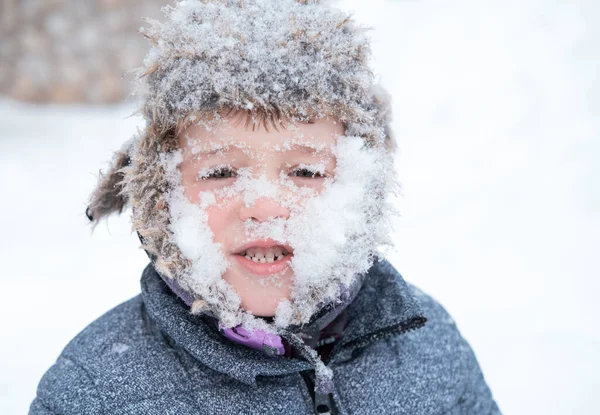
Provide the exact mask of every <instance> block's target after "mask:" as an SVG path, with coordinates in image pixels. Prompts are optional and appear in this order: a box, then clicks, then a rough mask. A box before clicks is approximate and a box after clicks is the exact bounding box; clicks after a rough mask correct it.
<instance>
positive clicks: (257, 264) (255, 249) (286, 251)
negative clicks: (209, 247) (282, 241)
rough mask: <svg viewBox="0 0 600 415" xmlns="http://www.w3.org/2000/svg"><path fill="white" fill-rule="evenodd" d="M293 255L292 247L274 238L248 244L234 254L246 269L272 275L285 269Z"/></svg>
mask: <svg viewBox="0 0 600 415" xmlns="http://www.w3.org/2000/svg"><path fill="white" fill-rule="evenodd" d="M293 256H294V252H293V250H292V248H291V247H289V246H287V245H279V244H277V242H275V241H273V240H266V241H255V242H252V243H249V244H246V245H244V246H243V247H241V248H240V249H239V250H238V251H237V252H236V253H235V255H233V257H234V258H236V261H237V262H238V263H239V264H240V265H241V266H242V267H243V268H244V269H246V271H248V272H250V273H252V274H256V275H272V274H276V273H279V272H283V271H285V270H286V269H287V268H288V267H289V261H290V260H291V258H292V257H293Z"/></svg>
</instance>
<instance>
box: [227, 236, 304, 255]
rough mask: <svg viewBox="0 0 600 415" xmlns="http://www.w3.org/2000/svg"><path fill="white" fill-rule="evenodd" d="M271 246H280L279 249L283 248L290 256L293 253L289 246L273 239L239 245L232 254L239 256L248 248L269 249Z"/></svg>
mask: <svg viewBox="0 0 600 415" xmlns="http://www.w3.org/2000/svg"><path fill="white" fill-rule="evenodd" d="M272 246H281V247H283V248H285V250H286V251H288V252H289V253H290V254H293V253H294V250H293V249H292V247H291V246H289V245H286V244H281V243H279V242H277V241H276V240H274V239H260V240H256V241H252V242H248V243H245V244H244V245H241V246H240V247H239V248H237V249H236V250H235V251H234V252H233V253H234V254H236V255H239V254H241V253H242V252H244V251H246V250H248V249H249V248H270V247H272Z"/></svg>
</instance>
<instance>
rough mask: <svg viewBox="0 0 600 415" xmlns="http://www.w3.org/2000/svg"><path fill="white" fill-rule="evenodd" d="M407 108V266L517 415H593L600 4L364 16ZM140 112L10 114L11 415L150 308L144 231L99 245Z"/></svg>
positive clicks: (6, 302) (402, 4) (395, 10)
mask: <svg viewBox="0 0 600 415" xmlns="http://www.w3.org/2000/svg"><path fill="white" fill-rule="evenodd" d="M341 6H342V7H344V8H347V9H351V10H355V11H356V17H357V18H358V19H359V20H361V21H363V22H365V23H367V24H370V25H372V26H373V27H375V29H376V30H374V31H373V32H372V36H373V39H374V53H375V61H374V64H375V68H376V71H377V73H378V74H379V76H380V78H381V81H382V82H383V84H384V85H386V86H387V87H388V89H389V90H390V91H391V92H392V95H393V97H394V111H395V122H394V127H395V132H396V135H397V137H398V141H399V146H400V153H399V155H398V169H399V172H400V176H401V180H402V183H403V197H402V198H401V199H400V200H399V201H398V203H399V207H400V209H401V212H402V216H401V217H399V218H398V220H397V223H396V232H395V241H396V244H397V249H396V251H395V252H393V253H391V254H390V260H391V261H392V262H393V264H394V265H396V267H397V268H398V269H399V271H400V272H401V273H402V274H403V276H404V277H405V278H406V279H407V280H409V281H411V282H413V283H415V284H417V285H419V286H420V287H421V288H423V289H424V290H425V291H427V292H429V293H430V294H432V295H433V296H434V297H435V298H436V299H437V300H439V301H440V302H441V303H442V304H443V305H444V306H445V307H446V308H447V309H448V310H449V311H450V313H451V314H452V315H453V317H454V318H455V320H456V321H457V323H458V326H459V328H460V329H461V331H462V333H463V335H464V336H465V337H466V338H467V340H468V341H469V342H470V344H471V345H472V347H473V348H474V350H475V352H476V355H477V357H478V359H479V362H480V364H481V366H482V368H483V371H484V374H485V377H486V380H487V381H488V383H489V385H490V387H491V389H492V391H493V393H494V397H495V398H496V400H497V402H498V403H499V405H500V408H501V410H502V411H503V412H504V413H506V414H593V413H597V410H594V407H596V406H597V404H596V400H595V399H594V398H596V396H594V394H597V392H598V391H599V390H600V334H599V332H598V330H597V328H598V323H597V322H596V318H597V317H599V316H600V306H599V305H598V302H597V300H596V296H597V295H598V293H599V292H600V278H599V277H600V260H599V257H600V255H599V251H600V183H599V181H600V132H599V131H600V117H599V115H600V83H599V80H598V74H599V73H600V53H599V47H598V45H599V43H600V25H599V23H600V3H598V2H597V1H595V0H573V1H570V2H558V1H550V0H529V1H523V0H520V1H517V0H502V1H500V0H486V1H477V0H472V1H468V0H454V1H449V0H447V1H442V0H437V1H436V0H388V1H384V0H369V1H368V2H366V1H364V0H354V1H342V2H341ZM132 108H133V107H132V105H131V104H122V105H117V106H111V107H91V106H89V107H84V106H60V107H59V106H33V105H26V104H20V103H16V102H13V101H7V100H4V101H0V195H1V196H0V197H1V202H2V203H0V230H1V231H2V233H3V235H2V239H1V241H0V263H1V264H2V274H1V278H2V290H0V316H1V318H2V321H1V323H2V331H1V332H0V413H1V414H22V413H26V412H27V408H28V406H29V403H30V402H31V400H32V399H33V398H34V396H35V388H36V385H37V383H38V381H39V379H40V378H41V376H42V374H43V373H44V372H45V371H46V370H47V368H48V367H49V366H50V365H51V364H52V363H53V362H54V361H55V359H56V357H57V356H58V354H59V353H60V351H61V350H62V348H63V347H64V346H65V345H66V343H67V342H68V341H69V340H70V339H71V338H72V337H73V336H74V335H75V334H77V333H78V332H79V331H80V330H81V329H83V328H84V327H85V326H86V325H87V324H89V323H90V322H91V321H92V320H94V319H95V318H97V317H98V316H100V315H101V314H103V313H104V312H105V311H107V310H108V309H110V308H112V307H113V306H115V305H116V304H118V303H120V302H122V301H124V300H127V299H128V298H130V297H132V296H134V295H136V293H137V292H138V291H139V276H140V274H141V270H142V268H143V267H144V265H145V264H146V262H147V261H146V257H145V254H144V253H143V251H141V250H139V249H138V241H137V240H136V237H135V236H134V235H133V234H131V233H130V224H129V221H128V219H127V215H125V216H123V217H122V218H117V217H115V218H112V219H110V220H109V221H108V223H106V224H102V225H100V226H98V227H97V228H96V230H95V231H94V233H92V232H91V228H90V227H89V226H88V225H87V219H86V217H85V215H84V211H85V207H86V201H87V197H88V195H89V193H90V191H91V190H92V188H93V186H94V184H95V182H96V177H97V173H98V169H100V168H105V167H106V165H107V164H106V163H107V161H108V160H109V159H110V157H111V153H112V151H114V150H116V149H118V148H119V146H120V144H121V143H122V142H123V141H124V140H126V139H127V138H129V136H130V135H131V134H132V133H133V132H134V131H135V128H136V126H138V125H139V122H140V120H139V119H137V118H128V116H129V114H130V113H131V112H132Z"/></svg>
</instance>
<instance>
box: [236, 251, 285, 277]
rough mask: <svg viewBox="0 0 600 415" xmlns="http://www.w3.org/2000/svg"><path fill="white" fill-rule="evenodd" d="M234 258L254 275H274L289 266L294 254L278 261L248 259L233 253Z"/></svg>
mask: <svg viewBox="0 0 600 415" xmlns="http://www.w3.org/2000/svg"><path fill="white" fill-rule="evenodd" d="M232 256H233V258H234V260H235V261H236V262H237V263H238V264H239V265H240V266H242V267H243V268H245V269H246V270H247V271H248V272H250V273H251V274H254V275H261V276H266V275H273V274H279V273H281V272H283V271H285V270H286V269H287V268H288V267H289V266H290V264H289V262H290V260H291V259H292V256H293V255H287V256H285V258H283V259H282V260H279V261H277V262H265V263H262V262H254V261H252V260H251V259H246V257H243V256H241V255H232Z"/></svg>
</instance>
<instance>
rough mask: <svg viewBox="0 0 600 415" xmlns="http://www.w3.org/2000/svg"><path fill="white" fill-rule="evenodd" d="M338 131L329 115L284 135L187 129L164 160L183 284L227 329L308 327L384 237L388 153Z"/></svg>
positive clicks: (231, 127)
mask: <svg viewBox="0 0 600 415" xmlns="http://www.w3.org/2000/svg"><path fill="white" fill-rule="evenodd" d="M343 133H344V127H343V125H342V124H340V123H339V122H336V121H335V120H333V119H320V120H317V121H316V122H315V123H314V124H302V123H298V124H295V125H290V126H288V128H287V129H280V130H279V131H276V130H271V131H266V130H264V129H262V130H261V129H258V130H256V131H249V130H248V129H246V128H245V127H244V126H237V125H235V124H234V123H232V122H227V121H225V122H223V123H221V124H220V125H219V126H218V127H217V128H214V127H211V128H205V127H204V126H202V125H194V126H192V127H190V128H188V129H187V130H186V131H185V132H184V133H182V134H181V135H180V137H179V143H180V147H181V150H179V151H177V152H175V153H171V154H169V155H167V156H166V157H165V158H164V160H165V164H166V170H167V171H168V172H169V177H170V182H171V185H172V187H173V190H172V191H171V193H170V197H169V207H170V213H171V216H172V221H171V231H172V233H173V242H174V244H175V245H177V246H178V247H179V249H180V250H181V252H182V254H183V255H184V256H185V257H186V258H187V259H188V260H190V262H191V264H192V266H191V270H190V275H189V276H188V277H187V279H186V281H185V284H184V285H186V286H187V287H189V288H190V289H192V290H193V291H195V292H196V293H198V294H200V295H202V297H203V298H204V299H205V300H206V301H207V302H208V303H209V304H211V305H212V306H213V307H214V308H215V309H217V310H218V312H217V314H218V316H219V318H220V319H221V321H222V322H223V323H224V324H228V325H234V324H240V323H242V322H244V324H246V325H247V326H255V327H259V326H260V324H261V323H260V322H258V319H255V318H253V316H275V324H276V325H277V326H278V327H287V326H289V325H291V324H298V323H301V322H307V321H308V319H309V318H310V316H311V315H312V314H314V313H315V312H317V311H318V310H319V308H320V307H322V306H323V305H325V304H326V303H329V302H332V301H335V300H336V299H337V298H338V297H339V295H340V289H343V287H345V286H348V285H350V283H351V282H352V281H353V279H354V278H355V275H356V274H358V273H362V272H365V271H366V270H367V269H368V268H369V267H370V265H371V261H372V254H373V252H374V251H375V250H376V248H377V246H378V245H379V244H380V243H381V242H384V241H385V233H386V232H385V222H384V221H382V220H381V217H382V212H383V210H384V209H383V206H384V203H385V201H384V197H385V195H384V194H383V193H382V189H384V187H385V186H384V181H385V178H386V177H388V175H389V171H388V169H390V168H391V164H390V163H391V160H389V155H388V154H387V153H385V152H384V151H383V150H379V149H374V148H366V147H365V146H364V141H363V140H362V139H361V138H358V137H345V136H343ZM265 241H267V243H266V244H264V243H263V244H262V245H267V246H257V245H261V243H260V242H265ZM249 246H250V248H248V247H249ZM267 261H268V263H267V264H266V265H262V264H261V265H259V267H262V269H263V270H262V271H261V270H257V269H256V267H254V265H253V264H256V263H259V264H260V263H261V262H267ZM269 267H270V268H272V269H271V270H270V271H268V272H263V271H264V269H265V268H269ZM263 328H264V327H263Z"/></svg>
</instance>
